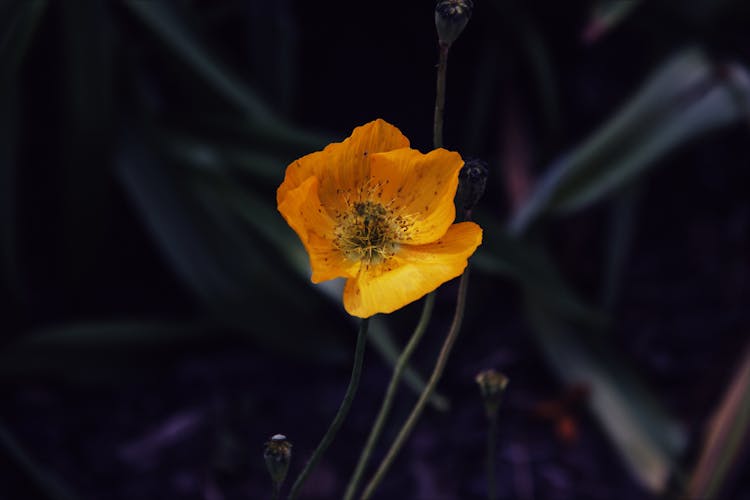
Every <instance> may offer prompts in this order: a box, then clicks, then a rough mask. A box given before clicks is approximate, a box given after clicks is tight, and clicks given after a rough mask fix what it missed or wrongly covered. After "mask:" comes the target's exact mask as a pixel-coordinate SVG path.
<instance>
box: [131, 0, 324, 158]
mask: <svg viewBox="0 0 750 500" xmlns="http://www.w3.org/2000/svg"><path fill="white" fill-rule="evenodd" d="M125 5H126V6H127V7H128V8H129V9H130V10H131V11H132V12H133V13H134V14H135V15H136V16H137V17H138V18H139V19H140V20H141V21H142V22H143V23H144V24H145V25H146V26H147V27H148V28H149V29H151V30H152V31H153V32H154V33H155V34H156V35H157V36H158V37H159V38H160V39H161V40H162V41H163V42H164V44H165V45H166V46H167V47H168V48H169V49H170V50H171V51H172V52H174V53H175V54H176V55H177V56H178V57H180V59H182V60H183V61H184V62H185V63H186V64H187V65H189V66H190V67H191V68H192V69H193V71H194V72H195V74H196V75H198V76H200V77H201V78H202V79H203V80H204V81H205V82H206V83H207V84H209V85H210V86H211V87H212V88H213V89H214V90H215V91H216V92H217V93H219V94H220V95H222V96H223V97H224V98H226V99H227V100H228V101H229V102H231V103H232V104H234V105H236V106H238V108H239V109H240V110H241V111H242V112H243V113H244V114H245V115H246V118H247V119H248V120H249V121H248V123H247V129H248V132H251V133H253V134H257V135H260V136H263V137H275V138H276V139H277V140H279V139H280V140H285V141H288V142H291V143H293V144H303V145H305V146H307V148H308V149H310V150H314V149H317V148H318V146H319V145H320V144H321V143H325V142H324V139H321V137H319V136H317V135H315V134H311V133H309V132H307V131H305V130H302V129H298V128H295V127H292V126H291V125H289V124H288V123H286V122H285V121H283V120H281V119H280V118H279V117H278V116H277V115H276V114H275V113H273V112H272V111H271V109H270V108H269V107H268V106H267V105H266V104H265V102H264V101H263V100H262V99H261V98H260V96H259V95H258V94H257V92H255V91H254V90H253V89H251V88H250V87H249V86H248V85H246V84H244V83H242V82H241V81H240V80H239V79H238V78H237V77H235V76H234V75H232V74H231V73H230V72H229V70H227V69H226V68H223V67H221V66H220V65H219V64H218V63H217V62H216V61H217V59H216V58H215V57H213V56H211V55H209V53H208V51H207V50H206V49H205V48H204V47H203V46H202V45H201V44H200V43H199V42H198V41H197V39H196V37H195V35H194V34H193V33H191V32H190V31H189V30H188V29H187V27H186V26H185V23H184V22H182V20H181V19H179V18H178V16H177V15H176V14H175V13H174V12H173V11H172V10H171V9H170V8H169V4H168V3H166V2H163V1H162V0H152V1H142V0H128V1H126V2H125Z"/></svg>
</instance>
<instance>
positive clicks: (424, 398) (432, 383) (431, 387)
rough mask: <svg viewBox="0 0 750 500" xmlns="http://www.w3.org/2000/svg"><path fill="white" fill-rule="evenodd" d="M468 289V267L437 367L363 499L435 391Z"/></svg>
mask: <svg viewBox="0 0 750 500" xmlns="http://www.w3.org/2000/svg"><path fill="white" fill-rule="evenodd" d="M468 289H469V268H468V267H467V268H466V270H465V271H464V274H463V275H461V282H460V283H459V285H458V300H457V303H456V312H455V314H454V315H453V321H452V322H451V327H450V330H449V331H448V335H447V336H446V337H445V342H444V343H443V347H442V349H441V350H440V355H439V356H438V359H437V362H436V363H435V368H434V370H433V371H432V375H431V376H430V380H429V381H428V382H427V385H426V386H425V388H424V391H422V394H421V395H420V396H419V400H418V401H417V403H416V404H415V405H414V408H413V409H412V411H411V414H410V415H409V418H408V419H407V420H406V422H405V423H404V425H403V427H402V428H401V430H400V431H399V433H398V436H396V439H395V440H394V441H393V444H392V445H391V448H390V449H389V450H388V453H387V454H386V456H385V458H383V461H382V462H380V466H379V467H378V470H377V471H376V472H375V475H374V476H373V477H372V479H371V480H370V482H369V483H367V486H366V487H365V490H364V492H363V493H362V496H361V497H360V498H362V500H366V499H368V498H370V497H372V495H373V493H375V489H376V488H377V487H378V485H379V484H380V482H381V481H382V480H383V478H384V477H385V474H386V473H387V472H388V469H389V468H390V466H391V465H392V464H393V461H394V460H395V458H396V455H398V452H399V451H400V450H401V447H402V446H403V445H404V442H406V439H407V438H408V437H409V434H411V431H412V430H413V429H414V426H415V425H416V423H417V421H418V420H419V417H420V416H421V415H422V411H423V410H424V407H425V406H426V405H427V402H428V401H429V400H430V396H431V395H432V393H433V392H434V391H435V388H436V387H437V384H438V382H439V381H440V377H441V376H442V375H443V370H444V369H445V365H446V363H447V362H448V357H449V356H450V353H451V350H452V349H453V344H454V343H455V342H456V338H457V337H458V332H459V331H460V330H461V323H462V321H463V318H464V310H465V309H466V292H467V291H468Z"/></svg>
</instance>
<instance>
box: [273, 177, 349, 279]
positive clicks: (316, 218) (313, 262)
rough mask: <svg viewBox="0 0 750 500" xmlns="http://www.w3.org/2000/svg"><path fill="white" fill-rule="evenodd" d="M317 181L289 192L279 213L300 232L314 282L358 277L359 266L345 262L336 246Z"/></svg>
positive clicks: (311, 181) (305, 182)
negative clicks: (319, 195)
mask: <svg viewBox="0 0 750 500" xmlns="http://www.w3.org/2000/svg"><path fill="white" fill-rule="evenodd" d="M318 185H319V182H318V178H317V177H309V178H308V179H307V180H305V181H304V182H303V183H302V184H301V185H300V186H299V187H297V188H296V189H293V190H291V191H289V192H288V193H287V195H286V196H285V198H284V201H283V202H282V203H281V204H280V205H279V212H281V215H283V216H284V219H286V221H287V223H288V224H289V226H291V228H292V229H294V231H295V232H296V233H297V235H298V236H299V238H300V240H302V244H303V245H305V250H307V253H308V255H309V256H310V267H311V268H312V281H313V283H320V282H321V281H325V280H329V279H333V278H338V277H341V276H344V277H351V276H356V274H357V271H358V270H359V263H356V262H352V261H350V260H348V259H346V258H345V257H344V256H343V255H341V253H340V252H339V251H338V249H337V248H336V246H335V245H334V243H333V239H332V238H333V234H334V221H333V220H332V219H331V218H330V217H329V216H328V214H327V213H326V211H325V210H323V206H322V205H321V203H320V198H319V197H318Z"/></svg>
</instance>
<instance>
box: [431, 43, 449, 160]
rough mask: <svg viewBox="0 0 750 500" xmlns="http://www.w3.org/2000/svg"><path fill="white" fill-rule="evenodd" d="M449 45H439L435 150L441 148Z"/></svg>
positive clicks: (433, 139)
mask: <svg viewBox="0 0 750 500" xmlns="http://www.w3.org/2000/svg"><path fill="white" fill-rule="evenodd" d="M449 50H450V46H449V45H440V60H439V62H438V70H437V92H436V94H435V117H434V120H433V126H432V142H433V145H434V146H435V149H437V148H442V147H443V115H444V114H445V75H446V73H447V72H448V51H449Z"/></svg>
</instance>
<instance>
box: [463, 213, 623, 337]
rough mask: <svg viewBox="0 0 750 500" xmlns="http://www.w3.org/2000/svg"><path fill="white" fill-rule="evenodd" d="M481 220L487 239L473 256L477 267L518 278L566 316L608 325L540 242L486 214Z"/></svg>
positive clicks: (524, 287) (597, 325)
mask: <svg viewBox="0 0 750 500" xmlns="http://www.w3.org/2000/svg"><path fill="white" fill-rule="evenodd" d="M477 221H478V222H479V224H480V225H481V226H482V228H483V229H484V240H483V242H482V246H481V247H480V248H479V250H478V251H477V253H476V254H475V255H474V256H473V257H472V265H473V266H474V268H475V269H476V270H478V271H480V272H484V273H487V274H495V275H498V276H503V277H506V278H510V279H512V280H514V281H515V282H516V283H517V284H518V285H519V286H520V287H521V288H522V290H524V292H525V293H526V294H528V295H530V296H533V297H534V299H535V300H538V301H539V302H540V303H543V304H545V306H546V307H549V308H550V309H553V310H554V311H556V312H557V313H559V314H561V315H562V316H564V317H566V318H569V319H576V320H578V321H580V322H583V323H585V324H587V325H589V326H591V327H592V328H603V327H604V326H606V324H607V322H608V318H607V317H606V315H604V314H603V313H602V312H600V311H597V310H596V309H595V308H593V307H592V306H590V305H588V304H586V302H585V301H584V300H583V299H581V298H580V297H579V296H578V294H577V293H576V292H575V291H574V290H572V289H571V288H570V287H569V286H568V285H567V284H566V283H565V281H564V280H563V278H562V276H560V273H559V272H558V271H557V269H556V267H555V265H554V263H553V262H552V261H551V260H550V258H549V256H548V255H547V254H546V253H545V252H544V250H543V249H542V248H541V247H540V246H539V245H534V244H533V243H530V242H524V241H520V240H519V239H517V238H514V237H512V236H510V235H509V234H507V232H506V230H505V229H503V228H502V227H501V226H500V224H498V223H497V222H496V221H495V220H494V219H492V218H491V217H488V216H487V215H486V214H482V213H479V214H478V215H477Z"/></svg>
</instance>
